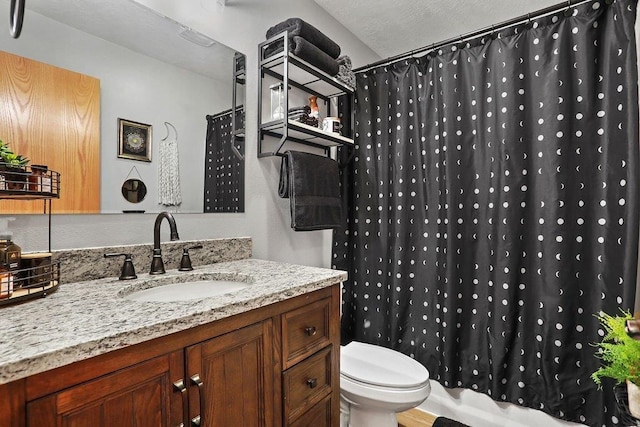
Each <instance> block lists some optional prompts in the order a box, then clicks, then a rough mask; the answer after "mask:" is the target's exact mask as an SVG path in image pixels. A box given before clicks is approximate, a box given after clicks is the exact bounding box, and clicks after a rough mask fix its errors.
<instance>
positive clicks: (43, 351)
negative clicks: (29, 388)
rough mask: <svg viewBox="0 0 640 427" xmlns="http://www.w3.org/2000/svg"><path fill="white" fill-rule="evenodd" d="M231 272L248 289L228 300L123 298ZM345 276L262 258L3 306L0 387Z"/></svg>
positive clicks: (99, 283)
mask: <svg viewBox="0 0 640 427" xmlns="http://www.w3.org/2000/svg"><path fill="white" fill-rule="evenodd" d="M209 273H224V274H225V275H226V276H228V278H232V277H234V276H236V277H239V278H242V277H246V276H250V278H251V281H252V282H253V283H251V284H250V285H249V286H247V287H246V288H244V289H241V290H239V291H236V292H234V293H231V294H227V295H220V296H214V297H210V298H205V299H202V300H191V301H183V302H171V303H166V302H139V301H131V300H128V299H126V298H123V297H122V295H123V294H126V293H127V292H128V291H131V290H133V289H137V288H140V287H144V283H145V282H147V281H148V280H149V279H153V280H155V279H156V278H160V279H161V280H169V279H170V278H172V277H176V276H178V277H182V278H184V277H185V275H206V274H209ZM346 278H347V274H346V273H345V272H343V271H339V270H329V269H324V268H315V267H306V266H300V265H293V264H285V263H279V262H272V261H263V260H257V259H243V260H239V261H231V262H221V263H217V264H211V265H208V266H200V267H195V268H194V270H193V271H191V272H179V271H177V270H168V271H167V274H165V275H161V276H149V275H148V274H139V275H138V279H136V280H127V281H120V280H118V279H117V278H115V277H110V278H105V279H97V280H91V281H86V282H78V283H70V284H62V285H60V288H59V289H58V291H57V292H55V293H53V294H51V295H49V296H47V297H46V298H43V299H38V300H33V301H30V302H27V303H24V304H20V305H16V306H10V307H5V308H3V309H2V310H1V311H0V313H1V319H0V320H1V323H2V333H1V334H0V384H4V383H8V382H11V381H14V380H17V379H20V378H24V377H27V376H29V375H33V374H36V373H40V372H44V371H47V370H49V369H53V368H57V367H60V366H63V365H67V364H69V363H73V362H76V361H79V360H83V359H87V358H89V357H93V356H97V355H100V354H103V353H106V352H109V351H113V350H117V349H121V348H124V347H127V346H130V345H133V344H138V343H140V342H144V341H147V340H151V339H154V338H158V337H162V336H165V335H168V334H171V333H174V332H179V331H183V330H186V329H189V328H192V327H194V326H198V325H202V324H205V323H209V322H212V321H214V320H218V319H222V318H225V317H229V316H232V315H234V314H238V313H242V312H246V311H249V310H252V309H254V308H258V307H262V306H265V305H268V304H272V303H275V302H279V301H283V300H286V299H289V298H292V297H295V296H298V295H302V294H305V293H308V292H312V291H315V290H318V289H321V288H325V287H328V286H331V285H333V284H336V283H339V282H341V281H343V280H345V279H346Z"/></svg>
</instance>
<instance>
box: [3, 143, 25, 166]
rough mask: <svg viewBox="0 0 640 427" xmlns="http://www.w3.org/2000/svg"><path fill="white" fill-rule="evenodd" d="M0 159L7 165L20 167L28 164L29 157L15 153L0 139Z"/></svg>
mask: <svg viewBox="0 0 640 427" xmlns="http://www.w3.org/2000/svg"><path fill="white" fill-rule="evenodd" d="M0 159H2V162H3V163H6V164H7V165H9V166H13V167H20V166H25V165H27V164H29V159H27V158H26V157H24V156H22V155H20V154H16V153H14V152H13V151H11V149H10V148H9V145H8V144H7V143H6V142H4V141H2V140H1V139H0Z"/></svg>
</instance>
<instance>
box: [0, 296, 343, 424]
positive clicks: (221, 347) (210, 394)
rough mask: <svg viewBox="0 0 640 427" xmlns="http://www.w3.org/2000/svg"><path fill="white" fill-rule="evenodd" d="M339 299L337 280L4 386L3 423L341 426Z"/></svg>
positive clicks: (0, 421)
mask: <svg viewBox="0 0 640 427" xmlns="http://www.w3.org/2000/svg"><path fill="white" fill-rule="evenodd" d="M339 302H340V299H339V286H338V285H334V286H332V287H329V288H324V289H321V290H318V291H315V292H311V293H308V294H304V295H301V296H298V297H295V298H291V299H289V300H285V301H282V302H279V303H276V304H271V305H268V306H265V307H261V308H258V309H254V310H251V311H249V312H246V313H242V314H238V315H235V316H232V317H228V318H224V319H221V320H218V321H216V322H213V323H210V324H206V325H202V326H198V327H195V328H192V329H189V330H186V331H182V332H178V333H175V334H172V335H168V336H165V337H162V338H157V339H154V340H151V341H147V342H143V343H140V344H136V345H133V346H130V347H126V348H123V349H121V350H116V351H113V352H110V353H106V354H103V355H100V356H96V357H93V358H91V359H87V360H83V361H79V362H75V363H72V364H70V365H65V366H62V367H60V368H56V369H53V370H51V371H47V372H43V373H40V374H36V375H33V376H30V377H27V378H25V379H22V380H18V381H15V382H13V383H9V384H5V385H0V392H4V391H7V392H9V393H10V399H5V400H4V401H3V399H4V398H0V409H1V410H2V416H0V427H5V426H8V427H42V426H47V427H57V426H65V427H67V426H68V427H85V426H86V427H94V426H103V427H110V426H114V427H128V426H132V427H133V426H136V427H146V426H150V427H151V426H153V427H157V426H162V427H165V426H166V427H178V426H195V425H200V426H208V427H213V426H243V427H245V426H246V427H251V426H264V427H278V426H282V425H290V426H296V427H302V426H313V427H322V426H335V427H337V426H338V425H339V396H340V394H339V393H340V390H339V369H340V368H339V322H340V315H339ZM5 409H6V411H7V412H5ZM6 414H8V416H6V417H5V415H6Z"/></svg>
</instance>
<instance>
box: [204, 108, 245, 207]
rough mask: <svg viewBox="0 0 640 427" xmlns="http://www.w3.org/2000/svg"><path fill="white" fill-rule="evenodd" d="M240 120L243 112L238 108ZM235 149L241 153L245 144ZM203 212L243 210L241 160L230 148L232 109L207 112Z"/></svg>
mask: <svg viewBox="0 0 640 427" xmlns="http://www.w3.org/2000/svg"><path fill="white" fill-rule="evenodd" d="M237 117H238V119H239V120H241V119H242V117H243V112H242V111H240V110H238V112H237ZM236 149H237V150H238V152H239V153H240V154H242V155H244V144H237V145H236ZM204 162H205V164H204V171H205V178H204V212H205V213H208V212H244V161H243V160H242V159H240V158H238V157H237V156H236V154H234V152H233V150H232V149H231V112H230V111H229V113H228V114H222V115H216V116H207V141H206V147H205V159H204Z"/></svg>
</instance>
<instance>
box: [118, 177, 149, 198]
mask: <svg viewBox="0 0 640 427" xmlns="http://www.w3.org/2000/svg"><path fill="white" fill-rule="evenodd" d="M146 196H147V186H146V185H144V182H143V181H141V180H139V179H135V178H129V179H128V180H126V181H125V182H124V183H123V184H122V197H124V199H125V200H126V201H127V202H129V203H140V202H142V201H143V200H144V198H145V197H146Z"/></svg>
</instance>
